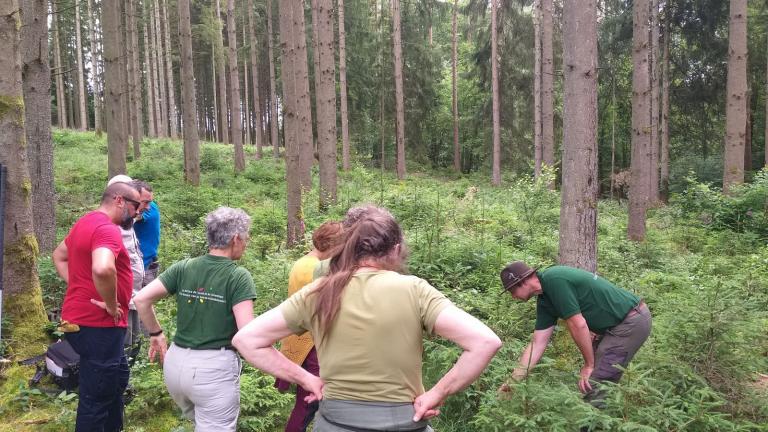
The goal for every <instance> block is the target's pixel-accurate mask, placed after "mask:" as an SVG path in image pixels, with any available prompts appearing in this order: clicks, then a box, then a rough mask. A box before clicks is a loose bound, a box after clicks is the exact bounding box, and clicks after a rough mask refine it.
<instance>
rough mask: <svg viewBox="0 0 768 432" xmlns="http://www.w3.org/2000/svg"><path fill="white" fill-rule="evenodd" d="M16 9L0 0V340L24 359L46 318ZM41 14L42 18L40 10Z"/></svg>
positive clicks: (38, 345)
mask: <svg viewBox="0 0 768 432" xmlns="http://www.w3.org/2000/svg"><path fill="white" fill-rule="evenodd" d="M25 9H26V8H25ZM44 10H45V9H44ZM19 12H20V10H19V4H18V3H17V1H16V0H4V1H3V2H0V58H2V59H3V61H0V130H2V131H3V133H1V134H0V165H2V166H3V167H4V168H5V170H6V171H4V172H3V175H2V181H3V182H5V184H6V186H7V187H6V190H5V194H4V196H2V197H0V199H2V200H3V205H4V206H5V215H3V218H4V219H5V224H4V232H3V233H2V234H3V240H4V241H3V242H2V246H3V251H2V252H3V255H4V257H5V260H4V261H3V268H2V278H3V287H4V289H3V291H2V296H3V305H4V307H3V309H4V310H5V311H6V314H5V315H3V319H7V320H8V322H9V324H10V326H9V327H10V329H11V330H10V334H5V333H4V334H3V340H6V341H9V342H10V347H9V348H10V353H6V357H10V356H9V355H8V354H11V355H15V356H16V357H17V358H19V359H23V358H26V357H27V356H29V355H32V353H34V352H42V350H43V349H44V347H45V336H44V334H43V332H41V331H40V329H41V328H42V326H43V325H44V324H45V323H46V322H47V319H46V316H45V311H44V309H43V301H42V300H43V299H42V296H41V292H40V282H39V281H38V278H37V257H38V253H39V252H38V247H37V240H36V239H35V232H34V230H33V227H32V209H31V208H30V203H31V201H30V198H31V197H30V194H31V193H32V188H31V186H30V178H29V171H28V170H27V160H26V159H27V151H26V149H25V146H26V142H25V141H26V140H25V132H24V98H23V95H22V93H23V92H22V79H21V56H20V53H19V50H20V43H19V29H20V27H21V17H20V16H19V15H20V13H19ZM41 19H42V20H43V22H45V14H43V15H42V16H41ZM45 60H46V61H47V58H46V59H45ZM46 111H49V110H48V109H46ZM6 174H7V176H6ZM4 329H5V327H4Z"/></svg>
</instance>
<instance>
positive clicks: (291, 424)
mask: <svg viewBox="0 0 768 432" xmlns="http://www.w3.org/2000/svg"><path fill="white" fill-rule="evenodd" d="M342 234H343V228H342V225H341V223H339V222H325V223H323V224H322V225H320V226H319V227H318V228H317V229H316V230H315V232H313V233H312V246H313V249H312V250H311V251H310V252H309V253H308V254H306V255H304V256H303V257H301V258H299V260H298V261H296V262H295V263H294V264H293V267H292V268H291V273H290V274H289V275H288V297H290V296H292V295H294V294H295V293H297V292H298V291H299V290H301V289H302V288H303V287H304V286H305V285H307V284H309V283H310V282H312V279H313V276H312V274H313V272H314V270H315V266H317V264H318V263H319V262H320V261H322V260H324V259H328V258H330V257H331V255H332V254H333V252H334V250H335V248H336V246H338V245H339V244H340V243H341V241H342V240H343V235H342ZM280 352H281V353H283V355H284V356H285V357H287V358H288V359H289V360H291V361H292V362H294V363H296V364H297V365H301V367H303V368H304V369H306V370H307V371H309V372H310V373H312V374H313V375H315V376H320V365H319V363H318V361H317V352H316V351H315V343H314V341H313V340H312V335H311V334H310V333H309V332H306V333H304V334H303V335H301V336H296V335H290V336H288V337H286V338H285V339H283V340H282V341H281V344H280ZM290 384H291V383H289V382H288V381H284V380H281V379H277V380H276V381H275V387H277V389H278V390H280V391H288V389H289V388H290ZM307 396H309V393H308V392H307V391H306V390H304V389H303V388H302V387H301V386H297V387H296V404H295V405H294V406H293V411H291V416H290V417H289V418H288V423H287V424H286V425H285V432H304V431H305V430H306V429H307V426H308V425H309V423H310V422H311V421H312V419H313V418H314V416H315V412H316V411H317V406H318V403H317V402H312V403H306V402H305V401H304V398H305V397H307Z"/></svg>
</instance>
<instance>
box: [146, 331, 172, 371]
mask: <svg viewBox="0 0 768 432" xmlns="http://www.w3.org/2000/svg"><path fill="white" fill-rule="evenodd" d="M167 351H168V342H167V341H166V340H165V335H164V334H162V333H160V334H159V335H157V336H151V337H150V338H149V362H150V363H154V361H155V358H156V357H159V358H160V363H161V364H162V363H163V362H164V361H165V353H166V352H167Z"/></svg>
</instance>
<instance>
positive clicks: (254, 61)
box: [246, 0, 264, 159]
mask: <svg viewBox="0 0 768 432" xmlns="http://www.w3.org/2000/svg"><path fill="white" fill-rule="evenodd" d="M248 36H249V38H250V41H251V49H250V54H251V82H252V85H251V88H252V90H251V93H252V94H253V135H254V136H253V138H254V142H255V144H256V159H261V157H262V156H263V155H262V151H263V150H262V146H263V145H264V126H263V124H262V122H261V93H260V92H259V87H260V84H261V83H260V81H259V59H258V55H259V45H258V40H257V39H256V24H255V18H254V9H253V0H248ZM246 79H247V77H246ZM249 115H250V113H249Z"/></svg>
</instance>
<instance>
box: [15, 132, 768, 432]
mask: <svg viewBox="0 0 768 432" xmlns="http://www.w3.org/2000/svg"><path fill="white" fill-rule="evenodd" d="M55 136H56V139H57V140H58V139H59V138H61V139H62V140H63V144H62V145H59V143H58V141H57V147H56V149H57V165H56V166H57V173H56V175H57V185H58V193H59V197H60V199H59V207H58V209H59V213H60V217H59V230H60V233H61V235H63V234H64V233H65V232H66V230H68V229H69V224H71V223H72V222H74V219H76V218H77V217H79V216H81V215H82V214H83V213H85V211H87V210H88V209H89V208H92V207H93V206H94V205H95V203H96V202H97V200H98V196H99V194H100V191H101V190H102V189H103V187H104V181H105V180H106V179H105V178H106V173H105V172H104V171H99V170H93V168H92V167H93V166H94V165H98V164H99V163H103V162H98V161H100V160H101V158H102V156H101V155H100V154H99V153H98V152H94V151H93V150H94V149H95V148H97V147H99V146H100V145H101V143H102V142H103V139H101V140H99V139H93V138H91V136H90V135H89V134H78V133H73V132H62V133H57V134H56V135H55ZM79 136H82V140H81V141H82V143H83V144H82V145H79V146H75V145H72V143H71V140H73V139H75V138H73V137H79ZM170 143H171V142H170V141H166V140H156V141H154V140H147V142H146V143H145V145H144V148H143V153H144V155H152V156H151V157H149V156H147V157H142V158H141V159H139V160H137V161H132V162H130V163H129V166H128V171H129V175H134V176H138V175H141V176H143V177H146V178H147V179H149V180H150V181H151V182H152V185H153V187H154V189H155V196H156V200H157V202H158V204H159V206H160V209H161V214H162V218H163V219H162V230H163V231H162V232H163V234H162V242H161V246H160V253H159V257H160V260H161V266H162V267H163V268H167V267H168V266H169V265H170V264H172V263H173V262H175V261H177V260H179V259H182V258H186V257H191V256H197V255H200V254H202V253H205V251H206V244H205V229H204V223H203V220H202V218H203V217H204V215H205V214H206V213H207V212H209V211H211V210H213V209H214V208H216V207H217V206H219V205H231V206H238V207H243V208H244V209H245V210H246V211H247V212H248V213H249V214H250V215H251V217H252V218H253V227H252V230H251V239H252V240H251V242H250V243H249V248H248V251H247V253H246V255H245V256H244V257H243V258H242V259H241V262H240V263H241V264H242V265H243V266H244V267H245V268H247V269H248V270H249V271H250V272H251V274H252V275H253V278H254V282H255V284H256V287H257V298H256V300H255V302H254V303H255V312H256V313H261V312H264V311H266V310H268V309H269V308H272V307H274V306H276V305H277V304H279V303H280V302H281V301H282V300H283V299H284V298H285V296H286V287H287V278H288V272H289V270H290V268H291V265H292V263H293V261H294V260H295V259H296V258H298V257H299V256H301V255H302V254H303V253H305V252H306V250H307V249H308V247H309V244H310V235H311V231H312V230H313V229H314V228H315V227H317V226H318V225H319V224H320V223H322V222H323V221H325V220H328V219H336V220H338V219H341V218H342V217H343V215H344V213H345V212H346V210H347V208H349V207H350V206H354V205H359V204H362V203H366V202H371V203H377V204H381V205H384V206H386V207H388V208H389V209H390V210H391V211H392V212H393V214H394V215H395V216H396V217H397V218H398V220H399V221H400V222H401V224H402V226H403V227H404V230H405V236H406V240H407V244H408V246H409V249H410V253H411V255H410V259H409V269H410V271H411V272H412V273H413V274H416V275H418V276H420V277H423V278H425V279H427V280H428V281H429V282H430V283H431V284H433V285H434V286H435V287H437V288H438V289H440V290H441V291H442V292H444V293H445V294H446V295H447V296H448V297H449V298H450V299H451V300H452V301H453V302H454V303H455V304H457V305H458V306H460V307H462V308H463V309H465V310H467V311H469V312H470V313H472V314H473V315H475V316H477V317H478V318H480V319H481V320H483V321H484V322H485V323H487V324H488V325H489V326H490V327H491V328H493V329H494V331H495V332H496V333H497V334H498V335H499V336H500V337H501V338H502V339H503V341H504V346H503V347H502V349H501V351H500V352H499V353H498V354H497V356H496V357H495V358H494V360H493V361H492V363H491V365H490V366H489V367H488V369H487V370H486V372H485V373H484V374H483V375H482V376H481V377H480V379H479V380H478V381H477V382H475V383H474V384H473V385H472V386H470V387H469V388H468V389H466V390H465V391H463V392H460V393H459V394H456V395H454V396H452V397H450V398H448V399H447V400H446V402H445V405H444V407H443V408H442V413H441V415H440V416H439V417H438V418H436V419H435V420H434V421H433V425H434V427H435V429H436V430H440V431H445V432H463V431H466V430H477V431H515V430H520V431H529V430H552V431H557V430H563V431H572V430H574V429H576V428H578V427H580V426H586V427H592V428H594V429H595V430H596V429H602V430H617V431H618V430H627V431H630V430H631V431H646V430H647V431H651V430H689V431H717V430H723V431H730V430H733V431H741V430H750V431H753V430H761V428H762V430H765V426H764V425H765V424H767V423H768V408H766V407H767V406H768V394H767V393H766V392H765V390H761V388H760V387H759V386H756V385H755V384H754V379H755V376H756V373H758V372H760V373H765V371H766V370H768V338H766V334H768V313H766V311H768V246H766V244H765V219H764V218H765V215H764V213H763V212H764V210H763V209H764V207H763V206H764V201H762V200H764V199H765V196H766V194H765V191H766V179H765V175H764V174H763V173H759V174H757V175H756V176H755V182H754V183H753V184H750V185H746V186H744V187H742V188H741V189H739V190H738V191H736V192H735V193H734V195H733V196H730V197H725V196H722V194H720V193H719V192H718V191H717V190H715V189H714V188H712V187H710V186H707V185H704V184H701V183H697V182H689V185H688V186H687V187H686V189H685V192H684V193H680V194H678V195H673V197H672V204H671V205H670V206H668V207H665V208H659V209H654V210H651V211H650V212H649V221H648V228H649V229H648V235H647V240H646V242H644V243H635V242H630V241H628V240H626V208H625V207H624V206H623V205H622V204H620V203H617V202H615V201H602V202H600V203H599V218H598V222H599V226H598V233H599V237H598V242H599V247H598V250H599V259H598V262H599V272H600V274H601V275H603V276H605V277H606V278H608V279H609V280H611V281H613V282H615V283H617V284H618V285H619V286H622V287H624V288H626V289H628V290H630V291H633V292H635V293H637V294H638V295H640V296H642V297H643V298H644V299H645V301H646V302H647V303H648V304H649V306H650V308H651V310H652V313H653V315H654V323H653V324H654V329H653V332H652V335H651V338H650V339H649V341H648V342H647V343H646V344H645V346H644V347H643V348H642V349H641V350H640V352H639V353H638V355H637V357H636V358H635V360H634V361H633V362H632V363H631V364H630V367H629V368H628V370H627V372H626V374H625V377H624V379H622V381H621V382H620V383H619V384H618V385H614V386H608V388H607V391H608V397H607V399H606V405H607V406H606V408H605V409H604V410H601V411H598V410H595V409H593V408H592V407H591V406H589V405H588V404H586V403H584V402H583V401H582V399H581V395H580V394H579V393H578V391H577V389H576V381H577V378H576V375H577V372H578V370H579V367H580V361H581V357H580V355H579V353H578V350H577V349H576V347H575V345H574V344H573V343H572V341H571V338H570V336H569V335H568V333H567V331H563V330H562V329H558V330H557V331H556V333H555V336H554V338H553V341H552V343H551V344H550V346H549V347H548V349H547V351H546V352H545V354H544V358H543V359H542V361H541V363H540V364H539V366H537V367H536V369H535V370H534V371H533V373H532V375H531V376H530V377H529V378H528V379H527V380H525V381H523V382H520V383H515V382H509V377H510V374H511V370H512V368H513V367H514V366H515V364H516V362H517V358H518V356H519V355H520V353H521V352H522V350H523V347H524V346H525V345H526V343H527V342H528V340H529V338H530V333H531V330H532V328H533V322H534V319H535V304H534V302H532V301H531V302H527V303H518V302H514V301H512V299H511V298H510V297H509V296H506V295H503V293H502V292H501V288H500V286H499V282H498V272H499V270H500V269H501V267H502V266H503V265H504V264H505V263H506V262H508V261H512V260H517V259H521V260H526V261H528V262H529V263H531V264H535V265H542V266H547V265H551V264H554V263H556V262H557V254H558V228H559V203H560V196H559V194H558V193H557V192H556V191H550V190H549V189H548V188H547V184H548V182H549V181H550V180H551V179H552V178H554V175H555V174H554V172H553V171H550V170H545V176H543V177H542V178H541V179H540V180H538V181H534V180H533V179H532V178H530V177H527V176H520V177H516V178H512V177H509V178H507V179H505V181H506V183H505V184H506V185H507V186H506V187H503V188H490V187H487V186H485V185H486V184H487V179H486V178H485V175H483V174H464V175H461V177H458V176H457V175H456V174H455V173H451V172H443V171H435V172H432V173H431V175H426V174H421V173H414V174H411V176H410V177H409V179H408V180H405V181H397V180H396V179H395V178H394V176H393V175H392V173H390V172H387V171H385V172H383V173H382V172H381V171H379V170H368V169H366V168H365V167H364V166H363V165H361V164H360V163H357V164H355V165H353V169H352V170H350V171H349V172H345V173H340V177H339V178H340V181H339V203H338V204H337V205H334V206H331V207H329V208H328V209H327V210H325V211H323V212H321V211H320V210H319V209H318V208H317V205H316V204H315V203H316V202H317V195H316V191H310V192H309V193H308V194H305V195H304V198H303V199H304V208H303V211H304V221H305V223H306V226H307V233H306V235H305V238H304V239H303V240H304V241H303V242H302V243H301V245H300V246H299V247H297V248H295V249H294V250H286V249H285V247H284V241H285V240H284V238H285V222H284V221H285V207H284V200H285V186H284V182H283V176H284V169H283V167H282V164H281V163H279V162H278V163H276V162H274V161H272V160H270V159H269V158H266V159H264V160H259V161H255V160H249V162H248V167H247V168H246V170H245V171H244V172H243V173H242V174H241V175H234V173H233V172H232V171H230V167H231V166H232V154H231V147H228V146H220V145H213V144H204V146H203V148H204V149H206V148H207V149H208V150H207V151H208V152H209V154H211V155H213V156H209V158H211V159H210V160H209V162H210V163H211V164H216V165H215V166H216V167H218V168H216V169H213V170H210V171H207V172H205V173H204V175H203V178H202V184H201V186H200V187H198V188H191V187H188V186H185V185H184V184H183V183H182V179H181V176H180V174H179V173H178V171H173V170H171V169H167V167H172V166H174V165H173V164H175V163H176V160H177V158H179V157H180V151H179V148H180V147H176V146H174V145H172V144H170ZM94 161H96V162H94ZM212 166H213V165H212ZM174 169H175V168H174ZM137 173H139V174H137ZM60 179H64V180H60ZM750 208H752V209H753V217H752V219H751V220H750V221H747V220H746V219H745V218H744V217H743V216H744V215H745V214H746V212H747V211H748V210H749V209H750ZM61 213H64V214H65V215H66V216H64V217H62V216H61ZM756 213H759V214H756ZM702 215H707V217H706V218H702ZM739 215H742V216H741V219H739ZM40 274H41V281H42V287H43V290H44V296H45V299H46V306H47V307H49V308H50V307H55V306H56V302H58V301H60V298H61V293H62V290H63V284H62V282H61V281H60V280H58V278H57V277H56V276H55V273H54V269H53V266H52V265H51V264H50V262H49V261H48V263H47V264H46V261H45V260H44V262H42V263H41V264H40ZM156 310H157V313H158V317H159V319H160V321H161V324H162V326H163V328H164V329H166V331H167V333H168V334H169V335H172V334H173V332H174V331H175V310H176V304H175V301H174V300H173V299H166V300H163V301H160V302H159V303H158V304H157V305H156ZM144 350H146V348H144ZM459 354H460V350H459V349H458V348H457V347H456V346H454V345H453V344H450V343H448V342H446V341H444V340H441V339H439V338H430V339H428V340H427V341H425V343H424V367H423V378H424V383H425V386H427V387H429V386H431V385H432V384H434V383H435V382H437V380H439V379H440V377H442V375H443V374H445V373H446V372H447V371H448V370H449V369H450V367H451V366H452V365H453V363H454V362H455V360H456V359H457V358H458V355H459ZM145 357H146V354H145V352H144V353H142V354H141V355H140V358H139V360H138V361H137V363H136V366H134V368H133V370H132V377H131V385H132V386H133V387H134V389H135V394H136V396H135V398H134V400H133V402H131V404H130V405H129V406H128V409H127V415H128V419H129V424H130V425H131V426H130V427H131V428H132V430H136V431H139V430H146V431H150V430H191V424H190V423H189V422H187V421H185V420H181V419H180V414H179V412H178V409H177V408H176V407H175V404H174V403H173V402H172V401H171V400H170V397H169V396H168V393H167V391H166V389H165V385H164V384H163V379H162V370H161V369H160V368H159V367H157V366H155V365H150V364H148V363H147V361H146V360H145ZM16 381H17V379H16V378H14V381H13V382H14V383H15V382H16ZM272 383H273V381H272V379H271V378H270V377H267V376H265V375H263V374H262V373H261V372H258V371H255V370H253V369H252V368H250V367H245V368H244V373H243V375H242V377H241V387H242V392H241V394H242V396H241V404H242V411H241V416H240V425H239V427H240V428H241V429H242V430H248V431H265V432H266V431H273V430H276V429H278V428H279V427H280V426H281V424H282V423H283V422H284V421H285V419H286V418H287V416H288V412H289V410H290V406H291V405H292V400H293V396H292V395H290V394H286V395H283V394H279V393H277V392H276V391H275V390H274V388H273V387H272ZM503 384H507V385H508V387H509V389H510V391H509V392H504V391H502V392H499V391H498V389H499V388H500V387H501V386H502V385H503ZM3 388H4V389H5V390H7V392H8V393H9V394H13V395H17V394H18V395H19V396H18V397H19V401H20V402H19V403H16V402H14V403H15V404H17V405H18V406H19V407H20V406H22V405H25V404H26V406H29V404H32V407H33V410H32V411H30V412H35V411H36V410H41V409H46V410H59V409H61V410H62V412H63V413H64V414H62V420H60V421H59V420H55V421H53V422H52V423H51V424H50V429H49V430H67V429H71V427H68V426H63V425H71V419H72V418H73V416H74V410H73V406H74V401H69V402H67V403H64V404H62V407H65V408H54V403H55V401H53V400H52V399H50V398H48V397H46V396H42V395H35V394H26V393H25V394H22V393H20V392H19V389H18V388H16V386H15V384H14V386H12V388H9V387H7V386H5V387H3ZM14 397H15V396H14ZM15 406H16V405H15ZM14 409H16V408H14ZM16 410H17V411H18V409H16ZM46 412H48V411H46ZM9 415H10V413H9V411H5V412H0V419H3V418H9V417H8V416H9ZM13 418H17V417H13ZM68 422H70V423H68ZM0 429H1V428H0Z"/></svg>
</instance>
